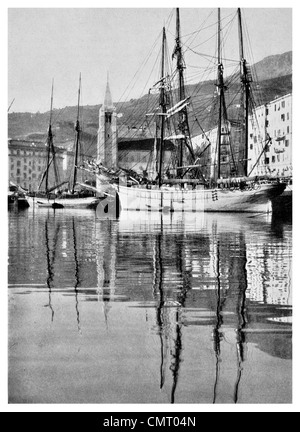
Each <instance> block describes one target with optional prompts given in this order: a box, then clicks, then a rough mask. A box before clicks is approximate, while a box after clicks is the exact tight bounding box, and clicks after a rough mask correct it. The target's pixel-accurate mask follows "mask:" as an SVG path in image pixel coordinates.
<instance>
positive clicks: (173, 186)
mask: <svg viewBox="0 0 300 432" xmlns="http://www.w3.org/2000/svg"><path fill="white" fill-rule="evenodd" d="M238 19H239V35H240V47H241V52H240V82H241V86H242V89H243V96H242V97H243V106H244V119H243V122H242V124H243V129H244V130H243V135H244V137H243V141H244V142H241V143H240V147H242V146H243V147H244V149H243V159H242V162H240V161H238V162H237V161H235V159H234V154H233V149H232V147H231V143H229V142H228V140H229V138H228V136H229V135H230V133H229V132H228V124H229V120H228V115H227V108H226V100H225V92H226V90H227V85H226V83H225V79H224V68H223V64H222V49H221V47H222V42H221V12H220V9H218V65H217V82H216V88H217V97H218V104H217V106H218V109H219V112H218V134H217V143H216V153H217V155H216V160H217V163H216V164H215V165H214V168H213V171H214V172H213V174H212V176H211V178H210V179H206V178H205V176H204V175H203V172H202V171H201V165H199V157H198V158H197V156H196V154H195V151H194V148H193V143H192V140H191V136H190V128H189V122H188V106H189V105H190V103H191V98H190V97H187V95H186V90H185V83H184V74H183V72H184V69H185V63H184V59H183V50H182V43H181V27H180V15H179V9H177V19H176V45H175V49H174V52H173V58H176V59H177V62H176V73H177V76H178V83H179V87H178V89H177V90H176V96H177V97H178V99H179V100H178V101H177V102H176V101H175V100H174V92H172V85H173V81H174V79H173V77H174V74H172V75H173V76H172V78H171V75H170V74H169V72H168V71H167V70H166V64H167V61H166V53H167V49H166V29H165V28H164V29H163V36H162V48H161V52H162V58H161V73H160V79H159V81H158V82H157V83H156V84H155V85H154V86H153V87H152V88H155V89H156V91H157V92H158V93H159V107H160V108H159V107H158V108H157V109H154V110H153V111H154V113H152V114H147V115H148V116H149V117H151V116H152V118H153V120H154V122H155V145H154V147H155V148H154V153H155V175H154V177H152V179H148V178H142V177H141V176H140V179H139V180H140V181H139V180H136V178H135V179H132V176H131V178H129V176H128V175H127V178H126V173H125V172H124V173H123V177H125V180H124V179H123V180H122V179H120V180H119V181H118V182H115V180H114V178H115V177H116V176H117V174H118V173H117V171H116V173H115V175H114V174H113V173H112V174H111V178H112V182H113V183H114V187H115V189H116V191H117V193H118V195H119V199H120V204H121V208H122V209H123V210H132V211H171V212H173V211H196V212H263V213H270V212H271V211H272V204H271V200H273V199H274V198H276V197H277V196H279V195H281V194H282V193H283V192H284V190H285V188H286V186H285V185H284V184H280V183H279V182H277V181H276V180H275V181H274V180H272V179H270V180H268V181H266V180H265V179H263V180H261V179H259V178H257V177H255V178H250V177H249V175H248V117H249V111H250V103H249V101H250V96H251V91H250V84H251V82H252V75H251V71H250V68H249V66H248V64H247V62H246V60H245V58H244V47H243V27H242V19H241V10H240V9H238ZM172 100H173V106H172V107H171V108H169V105H170V101H172ZM158 125H159V127H158ZM171 128H173V129H171ZM167 129H168V133H167ZM158 130H159V131H160V136H157V133H158ZM167 139H168V140H174V144H175V145H174V147H175V149H176V151H175V152H174V153H175V154H174V158H173V159H174V161H175V162H174V163H173V166H172V167H171V169H170V167H169V166H167V161H166V160H165V158H164V157H165V155H164V142H165V140H167ZM226 151H227V153H228V158H231V159H229V160H230V161H232V163H229V170H228V172H229V177H228V178H223V177H224V175H223V169H222V168H223V167H222V166H223V163H224V162H223V159H224V154H225V153H226ZM238 164H239V165H240V166H241V169H242V171H243V172H238V169H237V168H236V166H237V165H238ZM232 166H234V168H235V171H234V174H233V175H231V174H232ZM95 173H96V174H98V175H100V174H103V175H107V170H105V169H104V167H101V165H98V169H97V170H96V171H95ZM132 180H134V181H132Z"/></svg>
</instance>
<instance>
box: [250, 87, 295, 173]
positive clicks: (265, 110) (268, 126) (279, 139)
mask: <svg viewBox="0 0 300 432" xmlns="http://www.w3.org/2000/svg"><path fill="white" fill-rule="evenodd" d="M248 155H249V162H248V172H249V173H250V172H251V171H252V175H265V174H270V175H272V176H277V177H290V176H292V94H287V95H285V96H283V97H281V98H277V99H275V100H273V101H271V102H270V103H268V104H266V105H263V106H260V107H258V108H256V109H255V110H254V111H253V114H252V116H251V117H250V118H249V154H248ZM257 160H258V163H257V165H256V162H257Z"/></svg>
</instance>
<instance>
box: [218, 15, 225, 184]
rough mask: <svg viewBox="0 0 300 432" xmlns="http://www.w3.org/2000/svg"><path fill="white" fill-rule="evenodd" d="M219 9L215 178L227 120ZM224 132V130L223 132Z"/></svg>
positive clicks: (219, 169) (219, 172) (219, 174)
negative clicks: (216, 160) (223, 129)
mask: <svg viewBox="0 0 300 432" xmlns="http://www.w3.org/2000/svg"><path fill="white" fill-rule="evenodd" d="M221 31H222V29H221V9H220V8H218V82H217V88H218V94H219V125H218V141H217V142H218V152H217V153H218V162H217V169H218V171H217V178H218V179H219V178H220V177H221V147H222V136H223V133H222V124H223V122H227V108H226V102H225V91H226V90H227V87H226V86H225V84H224V66H223V63H222V58H221ZM225 134H226V132H225Z"/></svg>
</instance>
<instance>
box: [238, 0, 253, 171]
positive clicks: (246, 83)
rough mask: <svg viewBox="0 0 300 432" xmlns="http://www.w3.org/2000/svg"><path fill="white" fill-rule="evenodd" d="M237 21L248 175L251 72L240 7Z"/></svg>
mask: <svg viewBox="0 0 300 432" xmlns="http://www.w3.org/2000/svg"><path fill="white" fill-rule="evenodd" d="M238 21H239V39H240V57H241V60H240V61H241V82H242V86H243V89H244V95H243V105H244V122H245V138H244V139H245V153H244V155H245V156H244V161H243V162H244V173H245V176H246V177H247V176H248V142H249V139H248V132H249V125H248V118H249V101H250V91H251V88H250V83H251V82H252V77H251V73H250V70H249V67H248V66H247V61H246V60H245V55H244V37H243V24H242V14H241V9H240V8H238Z"/></svg>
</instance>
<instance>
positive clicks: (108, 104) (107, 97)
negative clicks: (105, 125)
mask: <svg viewBox="0 0 300 432" xmlns="http://www.w3.org/2000/svg"><path fill="white" fill-rule="evenodd" d="M113 108H114V105H113V101H112V96H111V91H110V86H109V72H108V71H107V81H106V90H105V98H104V109H105V111H111V110H112V109H113Z"/></svg>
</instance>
